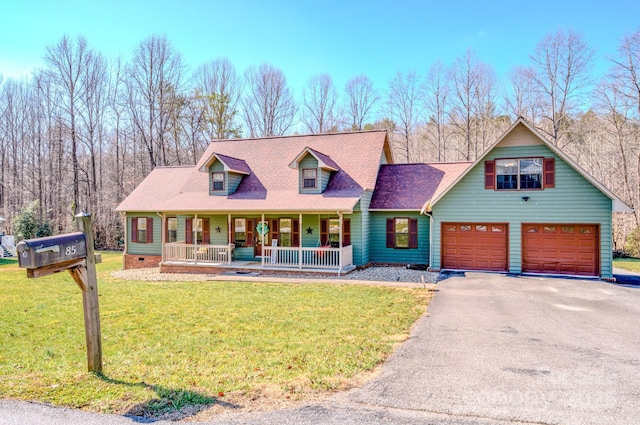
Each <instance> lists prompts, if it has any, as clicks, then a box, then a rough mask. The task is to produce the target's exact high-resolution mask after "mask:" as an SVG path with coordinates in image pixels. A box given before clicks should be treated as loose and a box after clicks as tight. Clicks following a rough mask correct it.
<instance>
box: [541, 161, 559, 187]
mask: <svg viewBox="0 0 640 425" xmlns="http://www.w3.org/2000/svg"><path fill="white" fill-rule="evenodd" d="M555 168H556V164H555V159H554V158H545V159H544V187H545V188H549V189H550V188H553V187H555V185H556V178H555Z"/></svg>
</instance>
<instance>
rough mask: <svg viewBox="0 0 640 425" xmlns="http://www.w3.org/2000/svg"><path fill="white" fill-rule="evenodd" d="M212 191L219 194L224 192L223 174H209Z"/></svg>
mask: <svg viewBox="0 0 640 425" xmlns="http://www.w3.org/2000/svg"><path fill="white" fill-rule="evenodd" d="M211 180H212V190H213V191H214V192H221V191H223V190H224V173H217V172H216V173H211Z"/></svg>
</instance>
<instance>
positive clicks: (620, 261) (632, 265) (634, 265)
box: [613, 258, 640, 272]
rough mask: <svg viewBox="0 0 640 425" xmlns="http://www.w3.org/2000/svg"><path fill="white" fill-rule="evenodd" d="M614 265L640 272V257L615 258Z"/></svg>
mask: <svg viewBox="0 0 640 425" xmlns="http://www.w3.org/2000/svg"><path fill="white" fill-rule="evenodd" d="M613 267H616V268H618V269H623V270H629V271H631V272H640V258H614V259H613Z"/></svg>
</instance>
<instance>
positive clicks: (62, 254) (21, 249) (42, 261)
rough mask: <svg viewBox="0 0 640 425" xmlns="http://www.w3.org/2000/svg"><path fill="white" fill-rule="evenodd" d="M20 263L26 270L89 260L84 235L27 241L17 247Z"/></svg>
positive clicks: (68, 235)
mask: <svg viewBox="0 0 640 425" xmlns="http://www.w3.org/2000/svg"><path fill="white" fill-rule="evenodd" d="M16 251H18V263H19V264H20V267H24V268H26V269H37V268H39V267H44V266H49V265H51V264H58V263H64V262H66V261H70V260H77V259H82V258H87V241H86V238H85V235H84V233H82V232H75V233H67V234H65V235H58V236H48V237H46V238H37V239H27V240H24V241H22V242H20V243H19V244H18V245H17V246H16Z"/></svg>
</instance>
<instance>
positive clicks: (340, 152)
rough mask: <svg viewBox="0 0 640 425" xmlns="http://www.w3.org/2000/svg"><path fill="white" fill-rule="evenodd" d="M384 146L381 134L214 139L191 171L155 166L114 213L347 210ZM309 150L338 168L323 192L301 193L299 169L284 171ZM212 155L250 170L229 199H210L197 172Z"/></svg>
mask: <svg viewBox="0 0 640 425" xmlns="http://www.w3.org/2000/svg"><path fill="white" fill-rule="evenodd" d="M385 143H386V132H385V131H384V130H376V131H363V132H351V133H335V134H321V135H305V136H284V137H270V138H261V139H239V140H224V141H215V142H212V143H211V144H210V145H209V147H208V148H207V150H206V151H205V153H204V154H203V155H202V157H201V159H200V160H199V161H198V164H196V166H195V167H194V166H191V167H169V168H165V167H157V168H155V169H154V170H153V171H152V172H151V173H150V174H149V175H148V176H147V177H146V178H145V179H144V181H143V182H142V183H140V185H139V186H138V187H137V188H136V189H135V190H134V191H133V192H132V193H131V194H130V195H129V196H128V197H127V198H126V199H125V200H124V201H123V202H122V203H121V204H120V205H119V206H118V208H117V209H116V210H117V211H140V212H147V211H154V212H155V211H160V212H201V211H203V212H204V211H210V212H222V211H255V212H260V211H262V212H265V211H274V212H275V211H337V210H342V211H348V210H352V209H353V207H354V206H355V204H356V203H357V202H358V200H359V199H360V196H362V193H363V192H364V190H365V189H370V190H372V189H373V188H374V187H375V183H376V178H377V174H378V166H379V164H380V158H381V156H382V155H383V152H384V151H385ZM307 147H308V148H310V149H313V150H314V152H316V153H318V154H319V153H320V152H323V154H321V155H323V160H324V159H328V160H330V161H331V162H332V163H333V164H332V165H336V166H337V164H340V167H337V169H338V171H337V172H334V173H333V175H332V177H331V179H330V180H329V184H328V185H327V188H326V189H325V191H324V193H322V194H300V193H299V190H298V181H299V179H298V171H297V170H295V169H291V168H289V167H288V165H289V163H290V162H291V160H292V159H293V158H295V157H296V155H297V154H299V153H300V152H302V151H303V149H305V148H307ZM214 154H215V155H217V156H218V157H219V158H220V159H221V160H223V161H225V163H227V166H228V167H229V168H234V169H236V170H245V168H243V167H244V166H246V170H248V171H250V174H249V175H246V176H244V177H243V179H242V182H241V183H240V185H239V186H238V188H237V190H236V192H235V193H234V194H232V195H229V196H209V180H208V179H209V176H208V173H202V172H199V171H198V170H199V169H200V168H202V167H203V166H205V165H206V162H207V161H210V159H211V158H212V156H213V155H214ZM234 160H235V161H234ZM227 161H228V162H227ZM232 164H233V165H232Z"/></svg>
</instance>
